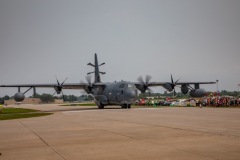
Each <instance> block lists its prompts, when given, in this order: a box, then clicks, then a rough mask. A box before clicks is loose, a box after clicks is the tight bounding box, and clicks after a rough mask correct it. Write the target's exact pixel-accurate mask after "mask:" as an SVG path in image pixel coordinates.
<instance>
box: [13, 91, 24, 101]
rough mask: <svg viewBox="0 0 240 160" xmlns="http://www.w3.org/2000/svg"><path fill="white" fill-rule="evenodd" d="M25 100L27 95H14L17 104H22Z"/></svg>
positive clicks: (18, 93)
mask: <svg viewBox="0 0 240 160" xmlns="http://www.w3.org/2000/svg"><path fill="white" fill-rule="evenodd" d="M24 98H25V95H24V94H23V93H22V92H17V93H16V94H15V95H14V100H15V101H16V102H22V101H23V100H24Z"/></svg>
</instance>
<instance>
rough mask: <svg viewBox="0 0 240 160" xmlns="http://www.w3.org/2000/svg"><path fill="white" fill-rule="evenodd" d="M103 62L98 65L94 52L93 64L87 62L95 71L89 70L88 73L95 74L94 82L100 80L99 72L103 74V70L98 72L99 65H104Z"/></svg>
mask: <svg viewBox="0 0 240 160" xmlns="http://www.w3.org/2000/svg"><path fill="white" fill-rule="evenodd" d="M104 64H105V63H101V64H100V65H98V58H97V54H96V53H95V55H94V65H93V64H92V63H88V64H87V65H89V66H92V67H94V69H95V71H94V72H89V73H88V74H91V73H94V74H95V79H94V83H97V82H101V77H100V73H101V74H105V72H100V71H99V66H101V65H104Z"/></svg>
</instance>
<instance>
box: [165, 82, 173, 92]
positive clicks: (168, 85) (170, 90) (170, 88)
mask: <svg viewBox="0 0 240 160" xmlns="http://www.w3.org/2000/svg"><path fill="white" fill-rule="evenodd" d="M163 87H164V88H165V89H166V90H167V91H168V92H172V90H173V86H172V85H171V83H165V84H164V85H163Z"/></svg>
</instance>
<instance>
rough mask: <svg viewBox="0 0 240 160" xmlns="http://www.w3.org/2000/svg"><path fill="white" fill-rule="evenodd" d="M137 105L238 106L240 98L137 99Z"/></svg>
mask: <svg viewBox="0 0 240 160" xmlns="http://www.w3.org/2000/svg"><path fill="white" fill-rule="evenodd" d="M135 104H136V105H139V106H200V107H202V106H210V107H238V106H240V98H237V97H221V96H215V97H203V98H199V99H193V98H190V99H185V100H171V99H168V100H153V99H152V100H150V99H139V100H137V101H136V103H135Z"/></svg>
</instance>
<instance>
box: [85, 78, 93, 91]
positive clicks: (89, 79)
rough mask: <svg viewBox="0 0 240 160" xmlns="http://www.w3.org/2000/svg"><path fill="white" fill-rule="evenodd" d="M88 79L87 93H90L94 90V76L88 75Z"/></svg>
mask: <svg viewBox="0 0 240 160" xmlns="http://www.w3.org/2000/svg"><path fill="white" fill-rule="evenodd" d="M86 81H87V83H88V86H87V89H88V91H87V93H88V94H90V93H91V92H92V88H93V87H92V84H93V82H92V77H91V76H90V75H87V76H86Z"/></svg>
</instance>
